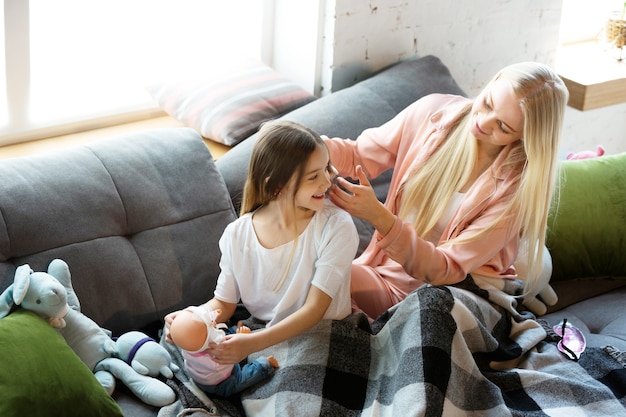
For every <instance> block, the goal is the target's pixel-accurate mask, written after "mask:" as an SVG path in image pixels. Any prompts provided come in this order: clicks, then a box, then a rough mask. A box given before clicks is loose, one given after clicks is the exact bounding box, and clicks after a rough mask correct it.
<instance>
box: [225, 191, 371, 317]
mask: <svg viewBox="0 0 626 417" xmlns="http://www.w3.org/2000/svg"><path fill="white" fill-rule="evenodd" d="M219 244H220V250H221V251H222V258H221V260H220V268H221V273H220V276H219V278H218V280H217V287H216V289H215V298H217V299H219V300H222V301H224V302H227V303H237V302H239V300H241V301H242V303H243V304H244V306H245V307H246V308H247V309H248V311H249V312H250V314H252V316H254V317H255V318H257V319H260V320H264V321H267V326H268V327H269V326H271V325H273V324H276V323H278V322H279V321H280V320H282V319H284V318H285V317H287V316H289V315H290V314H292V313H293V312H295V311H297V310H298V309H300V307H302V306H303V305H304V302H305V300H306V297H307V295H308V293H309V289H310V286H311V285H314V286H315V287H316V288H318V289H320V290H321V291H323V292H324V293H325V294H327V295H328V296H330V297H331V298H332V302H331V304H330V306H329V307H328V310H327V311H326V314H325V315H324V318H325V319H343V318H344V317H346V316H347V315H348V314H350V312H351V311H352V310H351V301H350V269H351V264H352V260H353V259H354V256H355V254H356V251H357V248H358V244H359V236H358V234H357V231H356V227H355V226H354V222H353V220H352V217H351V216H350V215H349V214H348V213H347V212H345V211H343V210H341V209H339V208H337V207H336V206H334V205H332V204H331V203H329V202H328V203H327V204H326V206H325V207H324V208H323V209H322V210H320V211H318V212H316V213H315V215H314V216H313V218H312V219H311V221H310V222H309V224H308V226H307V227H306V229H305V230H304V231H303V232H302V233H301V234H300V236H299V237H298V239H297V247H296V252H295V254H294V256H293V259H292V260H291V267H290V270H289V275H288V276H287V278H286V279H285V281H284V283H283V285H282V286H281V287H280V288H279V289H278V291H274V287H275V286H276V284H277V283H278V282H279V281H280V279H281V278H282V277H283V274H284V270H285V268H286V265H287V264H288V263H289V257H290V256H291V251H292V247H293V241H292V242H288V243H286V244H284V245H281V246H278V247H276V248H273V249H267V248H265V247H263V246H262V245H261V244H260V243H259V241H258V239H257V236H256V233H255V231H254V227H253V225H252V213H247V214H245V215H243V216H241V217H240V218H238V219H237V220H235V221H234V222H232V223H231V224H229V225H228V226H227V227H226V230H225V231H224V234H223V235H222V237H221V239H220V242H219Z"/></svg>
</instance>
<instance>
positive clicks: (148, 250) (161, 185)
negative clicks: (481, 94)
mask: <svg viewBox="0 0 626 417" xmlns="http://www.w3.org/2000/svg"><path fill="white" fill-rule="evenodd" d="M430 92H448V93H455V94H463V91H462V90H461V89H460V88H459V87H458V86H457V84H456V83H455V82H454V80H453V79H452V77H451V76H450V73H449V72H448V70H447V69H446V67H445V66H444V65H443V64H442V63H441V62H440V61H439V60H438V59H437V58H435V57H424V58H421V59H410V60H407V61H405V62H403V63H400V64H398V65H394V66H392V67H390V68H388V69H386V70H384V71H381V72H380V73H378V74H376V75H374V76H373V77H371V78H369V79H367V80H365V81H362V82H360V83H359V84H357V85H355V86H353V87H350V88H347V89H345V90H342V91H339V92H337V93H334V94H332V95H329V96H327V97H324V98H321V99H318V100H316V101H314V102H312V103H309V104H307V105H306V106H304V107H301V108H299V109H297V110H295V111H293V112H291V113H289V114H287V115H286V116H284V118H286V119H290V120H295V121H298V122H301V123H303V124H305V125H307V126H309V127H311V128H313V129H315V130H317V131H318V132H319V133H322V134H326V135H333V136H342V137H346V138H356V136H357V135H358V134H359V133H360V132H361V131H362V130H363V129H365V128H367V127H371V126H376V125H379V124H381V123H383V122H385V121H386V120H389V119H390V118H391V117H393V116H394V115H395V114H397V113H398V112H399V111H400V110H402V109H403V108H404V107H406V106H407V105H408V104H410V103H411V102H413V101H415V100H416V99H418V98H419V97H421V96H423V95H425V94H428V93H430ZM254 140H255V137H254V136H253V137H251V138H249V139H247V140H245V141H244V142H242V143H240V144H239V145H237V146H236V147H234V148H233V149H232V150H231V151H229V152H228V153H227V154H226V155H224V156H223V157H222V158H220V159H219V160H218V161H217V163H215V162H214V161H213V158H212V157H211V154H210V152H209V151H208V149H207V147H206V146H205V144H204V143H203V141H202V138H201V137H199V135H198V134H197V133H195V132H194V131H193V130H191V129H186V128H180V129H161V130H154V131H146V132H143V133H133V134H129V135H125V136H121V137H116V138H111V139H108V140H104V141H100V142H96V143H92V144H88V145H85V146H81V147H77V148H74V149H71V150H66V151H62V152H56V153H49V154H45V155H38V156H30V157H25V158H16V159H10V160H4V161H1V162H0V178H1V179H2V180H1V181H0V292H1V291H3V290H4V289H5V288H7V287H8V286H9V285H10V284H11V283H12V282H13V277H14V273H15V269H16V267H17V266H19V265H22V264H25V263H28V264H29V265H30V266H31V267H32V268H33V269H34V270H35V271H44V270H46V268H47V265H48V264H49V262H50V261H51V260H52V259H54V258H61V259H63V260H65V261H66V262H67V263H68V265H69V267H70V270H71V272H72V281H73V285H74V288H75V290H76V293H77V295H78V298H79V299H80V302H81V306H82V311H83V312H84V313H85V314H86V315H87V316H88V317H90V318H92V319H93V320H94V321H96V322H97V323H98V324H99V325H100V326H102V327H104V328H106V329H109V330H111V331H112V333H113V335H120V334H122V333H124V332H127V331H130V330H142V331H144V332H146V333H147V334H150V335H152V336H153V337H155V338H156V337H158V331H159V330H160V328H161V326H162V319H163V316H164V315H166V314H167V313H168V312H170V311H173V310H176V309H180V308H182V307H184V306H187V305H193V304H200V303H202V302H204V301H206V300H207V299H208V298H210V297H211V296H212V292H213V288H214V286H215V282H216V278H217V276H218V273H219V267H218V261H219V250H218V244H217V242H218V239H219V237H220V235H221V233H222V231H223V230H224V228H225V226H226V225H227V224H228V223H229V222H231V221H232V220H234V219H235V218H236V215H237V214H236V213H237V210H238V206H239V204H240V201H241V191H242V184H243V179H244V176H245V171H246V168H247V162H248V158H249V154H250V150H251V148H252V145H253V143H254ZM613 159H618V158H616V157H614V158H613ZM612 162H613V163H614V164H615V162H614V161H612ZM578 163H580V164H589V163H588V162H587V161H579V162H578ZM617 164H618V165H617V167H618V168H616V169H617V170H618V171H619V170H621V171H622V172H623V171H624V170H626V159H624V158H623V157H622V158H621V159H620V160H619V161H617ZM578 166H583V165H578ZM575 167H576V166H575ZM610 174H611V175H612V173H610ZM607 178H608V179H606V181H613V180H614V178H615V176H613V177H611V176H610V175H609V177H607ZM388 180H389V176H388V174H387V175H383V176H381V177H379V178H378V179H376V180H374V186H375V187H376V190H377V195H378V196H379V197H380V198H381V199H383V198H384V196H385V193H386V184H387V182H388ZM570 184H571V182H570ZM620 192H621V194H619V193H620ZM616 193H618V194H617V195H614V198H617V199H619V198H621V202H622V205H623V206H624V205H625V204H624V201H626V191H625V190H624V182H622V183H621V184H620V187H617V191H616ZM589 199H590V204H592V203H593V201H592V199H593V196H592V195H590V196H589ZM564 203H565V202H562V204H561V208H563V207H564V206H563V204H564ZM619 215H621V216H623V217H621V223H620V224H616V225H613V226H612V227H613V228H621V230H622V234H621V236H622V239H621V240H618V241H616V242H604V246H603V248H602V250H603V251H604V253H603V259H612V257H621V258H622V259H623V258H624V255H623V254H624V249H625V243H624V242H625V241H626V239H624V236H626V233H624V232H623V231H624V223H626V221H625V220H626V216H624V212H623V210H622V212H621V214H619V213H618V214H616V216H619ZM555 216H556V218H557V219H559V217H558V213H557V214H556V215H555ZM553 220H554V219H553ZM553 224H555V225H556V223H554V222H553ZM357 226H358V228H359V233H360V236H361V249H362V248H363V247H364V245H365V244H366V243H367V241H368V240H369V237H370V235H371V229H370V228H369V227H368V226H367V225H366V224H363V223H362V222H359V221H357ZM555 227H570V228H572V227H573V228H583V229H584V233H583V234H582V236H584V238H585V239H587V238H588V236H589V234H591V233H595V232H596V230H597V229H596V228H597V226H596V225H595V224H593V223H592V224H580V223H578V224H574V225H571V224H569V223H567V222H565V221H561V220H559V223H558V225H556V226H555ZM599 232H600V233H601V232H602V230H600V231H599ZM552 236H553V237H552V243H553V247H552V248H551V251H552V256H553V258H554V259H555V272H556V273H559V274H561V276H559V277H558V281H556V282H555V284H556V285H555V286H556V288H557V290H558V291H559V292H560V293H562V294H563V297H562V301H561V303H560V304H559V306H558V309H559V311H554V312H551V314H549V315H547V316H546V317H545V318H546V319H547V320H549V321H550V322H551V323H556V322H558V321H560V320H561V319H562V318H563V317H565V316H566V317H567V318H568V319H569V320H570V321H571V322H574V323H575V324H576V325H578V326H579V327H581V328H582V329H583V330H585V331H586V332H587V333H586V336H587V340H588V342H589V343H590V344H593V345H595V346H604V345H607V344H610V345H613V346H615V347H616V348H618V349H620V350H622V351H626V323H625V322H624V320H625V319H624V317H625V315H624V312H625V311H624V303H623V300H624V299H625V297H626V286H624V284H625V283H626V279H624V278H625V277H626V269H624V261H621V263H620V264H619V265H615V263H613V264H612V265H610V268H611V269H610V270H595V271H593V270H592V271H587V270H583V268H582V267H581V268H580V273H578V274H575V275H576V276H571V274H570V271H569V270H568V269H567V268H566V267H563V266H562V265H566V266H567V264H568V263H570V261H571V258H570V257H571V256H572V254H571V250H568V251H564V252H565V253H566V255H564V256H565V258H563V257H562V256H561V255H560V252H559V251H560V250H561V246H559V245H565V244H570V243H572V245H573V244H574V242H565V243H564V242H563V241H558V239H557V238H556V237H555V235H554V234H553V235H552ZM599 239H600V240H602V237H600V238H599ZM573 246H574V247H577V245H573ZM580 256H588V253H587V254H584V255H582V254H581V255H580ZM559 268H560V269H559ZM592 269H593V268H592ZM607 272H608V273H607ZM568 274H570V275H568ZM590 274H592V275H590ZM589 283H590V285H589ZM609 305H610V306H611V307H610V308H607V306H609ZM1 339H2V334H0V343H2V340H1ZM54 355H55V353H54V352H50V355H49V357H48V358H46V360H49V361H54V360H55V357H54ZM3 372H5V370H3ZM14 378H16V380H19V379H20V378H24V379H28V378H31V376H25V375H14ZM1 385H2V383H1V382H0V391H1V390H3V389H4V387H3V386H1ZM48 389H50V390H54V389H55V387H54V386H51V387H49V388H48ZM113 398H114V399H115V400H116V402H117V404H119V406H120V407H121V409H122V411H123V414H124V415H125V416H155V415H157V413H158V411H159V409H158V408H157V407H152V406H148V405H145V404H143V403H141V402H140V401H138V400H137V399H136V398H135V397H134V396H133V395H132V394H130V393H129V392H128V390H126V389H125V388H124V387H123V386H120V387H119V388H118V389H117V390H116V392H115V393H114V394H113ZM30 401H37V396H36V395H35V394H33V395H32V396H31V398H30ZM51 406H52V407H57V409H59V408H58V407H61V405H59V404H53V405H51ZM69 407H70V406H69V405H68V408H69ZM58 415H72V414H63V413H59V414H58Z"/></svg>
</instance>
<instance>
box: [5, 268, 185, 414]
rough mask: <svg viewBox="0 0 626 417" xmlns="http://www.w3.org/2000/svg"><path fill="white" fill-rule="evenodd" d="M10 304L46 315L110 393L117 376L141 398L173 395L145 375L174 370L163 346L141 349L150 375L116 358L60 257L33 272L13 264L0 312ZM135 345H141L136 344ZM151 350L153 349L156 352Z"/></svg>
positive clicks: (160, 401) (156, 400)
mask: <svg viewBox="0 0 626 417" xmlns="http://www.w3.org/2000/svg"><path fill="white" fill-rule="evenodd" d="M15 305H19V306H21V307H22V308H24V309H27V310H30V311H33V312H35V313H37V314H39V315H40V316H41V317H43V318H44V319H46V320H48V322H49V323H50V324H51V325H52V326H53V327H55V328H56V329H57V330H58V331H59V333H61V335H62V336H63V337H64V338H65V340H66V341H67V343H68V345H69V346H70V347H71V348H72V350H73V351H74V352H75V353H76V354H77V355H78V357H79V358H80V359H81V360H82V361H83V362H84V363H85V364H86V365H87V366H88V367H89V369H91V371H92V372H93V373H94V375H95V377H96V379H97V380H98V381H99V382H100V384H101V385H102V386H103V387H104V388H105V389H106V391H107V392H108V393H109V395H110V394H112V393H113V391H114V390H115V382H116V379H119V380H120V381H122V383H124V385H126V386H127V387H128V388H129V389H130V390H131V391H132V392H133V394H135V395H136V396H137V397H138V398H139V399H140V400H142V401H143V402H145V403H146V404H149V405H153V406H157V407H162V406H165V405H168V404H171V403H173V402H174V400H175V399H176V394H175V393H174V391H173V390H172V389H171V388H170V387H169V386H167V384H165V383H164V382H162V381H161V380H159V379H157V378H154V377H153V376H150V375H154V376H156V375H158V373H161V374H163V375H164V376H166V377H168V378H171V377H172V372H171V371H172V370H173V371H174V372H176V371H177V370H178V368H177V367H176V366H175V365H173V364H171V359H170V356H169V353H168V352H167V351H166V350H165V348H163V347H162V346H160V345H159V344H158V343H154V344H152V345H150V346H149V347H148V348H147V349H144V351H143V352H142V358H143V359H142V360H143V361H144V362H147V363H152V362H154V363H156V364H158V370H157V372H156V373H154V372H152V371H150V372H152V373H151V374H150V375H149V372H146V374H142V373H139V372H138V371H136V370H135V368H134V367H133V366H131V365H129V364H128V363H127V362H125V361H124V360H123V359H121V358H120V352H119V351H118V346H117V344H116V342H115V341H113V340H112V339H111V337H110V335H109V334H108V333H107V332H106V331H105V330H104V329H102V328H101V327H100V326H99V325H98V324H97V323H96V322H94V321H93V320H91V319H90V318H89V317H87V316H85V315H84V314H82V313H81V312H80V303H79V301H78V297H77V296H76V294H75V293H74V289H73V288H72V282H71V275H70V270H69V267H68V266H67V264H66V263H65V262H64V261H62V260H60V259H55V260H53V261H52V262H50V265H49V266H48V272H47V273H46V272H33V271H32V270H31V268H30V266H28V265H22V266H20V267H18V268H17V269H16V271H15V277H14V279H13V284H11V285H10V286H9V287H8V288H7V289H6V290H5V291H4V292H3V293H2V295H0V318H2V317H5V316H6V315H8V314H9V313H10V312H11V309H12V308H13V306H15ZM137 333H138V332H133V335H132V338H136V337H137V336H138V335H137ZM140 334H143V333H140ZM122 336H124V335H122ZM122 336H120V337H122ZM144 336H145V335H144ZM146 337H147V336H146ZM143 339H144V338H142V340H143ZM155 345H156V346H157V347H155ZM159 348H160V349H159ZM131 349H132V348H131ZM140 349H142V347H138V348H137V350H140ZM124 353H125V354H127V353H128V352H124ZM151 355H155V358H152V357H151ZM166 362H167V363H170V365H171V370H169V372H168V371H165V370H164V367H165V363H166ZM153 366H156V365H153ZM142 369H143V368H142ZM146 369H147V368H146ZM151 369H152V368H151Z"/></svg>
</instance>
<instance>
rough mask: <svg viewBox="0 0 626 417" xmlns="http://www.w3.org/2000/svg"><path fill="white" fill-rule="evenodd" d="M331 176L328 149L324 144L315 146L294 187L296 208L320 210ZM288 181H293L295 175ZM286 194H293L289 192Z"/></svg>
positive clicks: (331, 170) (292, 182)
mask: <svg viewBox="0 0 626 417" xmlns="http://www.w3.org/2000/svg"><path fill="white" fill-rule="evenodd" d="M333 176H334V174H333V168H332V166H331V165H330V158H329V155H328V150H327V149H326V147H325V146H317V147H316V148H315V151H313V153H312V154H311V156H309V159H308V161H307V162H306V167H305V169H304V176H303V177H302V181H301V182H300V184H299V186H298V187H297V189H296V192H295V196H294V199H295V204H296V208H297V209H300V210H306V211H308V210H312V211H317V210H321V209H322V208H323V207H324V204H325V203H324V199H325V198H326V191H328V189H329V188H330V185H331V181H332V179H333ZM290 183H291V184H294V183H295V176H294V178H292V181H290ZM292 187H293V185H290V186H289V188H291V189H292ZM287 194H288V195H293V194H292V193H291V192H289V193H287Z"/></svg>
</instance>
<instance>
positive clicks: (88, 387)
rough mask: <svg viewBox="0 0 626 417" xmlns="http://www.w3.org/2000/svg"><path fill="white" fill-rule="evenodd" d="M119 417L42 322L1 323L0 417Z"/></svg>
mask: <svg viewBox="0 0 626 417" xmlns="http://www.w3.org/2000/svg"><path fill="white" fill-rule="evenodd" d="M51 415H54V416H60V417H61V416H68V417H69V416H76V417H85V416H90V417H92V416H93V417H98V416H103V417H104V416H106V417H111V416H123V414H122V411H121V410H120V408H119V406H118V405H117V403H116V402H115V400H113V398H111V397H110V396H109V395H108V394H107V392H106V391H105V390H104V388H102V386H101V385H100V383H99V382H98V381H97V380H96V378H95V376H94V375H93V373H92V372H91V371H90V370H89V368H87V366H86V365H85V364H84V363H83V362H82V361H81V360H80V358H79V357H78V356H77V355H76V354H75V353H74V351H73V350H72V349H71V348H70V347H69V346H68V345H67V343H66V342H65V340H64V339H63V337H62V336H61V335H60V334H59V333H58V332H57V331H56V330H54V329H53V328H52V327H51V326H50V325H49V324H48V323H47V322H46V321H45V320H43V319H42V318H41V317H39V316H37V315H36V314H35V313H33V312H30V311H27V310H17V311H14V312H13V313H11V314H9V315H8V316H6V317H4V318H2V319H0V416H2V417H12V416H20V417H23V416H29V417H38V416H42V417H49V416H51Z"/></svg>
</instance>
